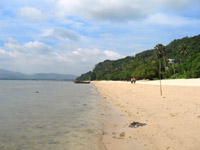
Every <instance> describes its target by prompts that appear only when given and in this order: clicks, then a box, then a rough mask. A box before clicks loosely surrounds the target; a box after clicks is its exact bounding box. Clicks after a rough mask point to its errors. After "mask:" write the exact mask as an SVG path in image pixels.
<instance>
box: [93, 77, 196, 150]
mask: <svg viewBox="0 0 200 150" xmlns="http://www.w3.org/2000/svg"><path fill="white" fill-rule="evenodd" d="M153 82H157V83H159V82H158V81H153ZM153 82H151V83H153ZM93 84H94V85H95V86H96V87H97V88H98V90H99V91H100V93H102V95H103V96H104V97H106V98H107V100H108V101H109V102H110V103H112V104H114V105H115V106H116V107H117V108H118V109H119V110H121V113H122V114H121V115H119V114H118V115H117V113H115V112H114V111H112V110H111V108H110V107H109V104H108V105H107V106H106V107H108V108H109V109H110V111H106V113H107V115H105V117H106V118H107V120H106V122H105V126H104V128H105V131H106V133H105V134H104V140H103V141H104V144H105V146H106V147H107V149H108V150H112V149H115V150H117V149H124V150H131V149H136V150H146V149H149V150H166V149H170V150H199V149H200V80H199V79H196V80H195V82H194V80H169V81H168V83H167V81H165V84H170V85H172V84H173V86H166V85H165V86H163V96H162V97H161V96H160V91H159V86H158V85H149V84H150V82H149V83H148V82H145V84H142V82H137V84H135V85H134V84H131V83H129V82H112V81H100V82H93ZM153 84H155V83H153ZM184 84H185V85H187V86H183V85H184ZM175 85H182V86H175ZM189 85H193V86H189ZM194 85H195V86H194ZM123 115H125V117H124V118H127V121H126V120H125V119H124V120H123V118H121V117H122V116H123ZM134 121H135V122H140V123H145V124H147V125H145V126H142V127H138V128H130V127H128V125H129V124H130V123H131V122H134ZM117 126H118V127H117ZM123 132H124V133H125V135H124V136H120V133H123Z"/></svg>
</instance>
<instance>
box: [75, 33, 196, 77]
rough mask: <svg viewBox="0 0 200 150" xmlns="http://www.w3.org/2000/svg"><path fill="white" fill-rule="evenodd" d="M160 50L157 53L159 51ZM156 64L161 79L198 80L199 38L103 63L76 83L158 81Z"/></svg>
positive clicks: (157, 46) (186, 39)
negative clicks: (93, 81) (133, 80)
mask: <svg viewBox="0 0 200 150" xmlns="http://www.w3.org/2000/svg"><path fill="white" fill-rule="evenodd" d="M158 48H159V50H158ZM159 60H160V63H161V68H160V69H161V71H160V72H162V76H161V77H162V78H199V77H200V35H198V36H195V37H191V38H188V37H185V38H183V39H178V40H174V41H172V42H171V43H170V44H168V45H167V46H163V45H162V44H158V45H156V46H155V49H152V50H147V51H144V52H141V53H138V54H136V55H135V56H128V57H126V58H123V59H119V60H116V61H110V60H106V61H104V62H100V63H98V64H97V65H96V66H95V67H94V69H93V70H92V71H90V72H88V73H85V74H82V75H81V76H80V77H78V78H77V80H88V79H89V78H90V79H91V80H130V78H131V77H136V78H137V79H149V80H153V79H158V78H159Z"/></svg>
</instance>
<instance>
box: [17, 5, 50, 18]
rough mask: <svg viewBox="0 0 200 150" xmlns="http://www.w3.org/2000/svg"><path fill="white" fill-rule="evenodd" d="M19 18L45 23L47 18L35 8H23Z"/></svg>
mask: <svg viewBox="0 0 200 150" xmlns="http://www.w3.org/2000/svg"><path fill="white" fill-rule="evenodd" d="M19 16H21V17H23V18H25V19H28V20H32V21H34V20H36V21H43V20H45V19H46V18H47V17H46V16H45V15H44V14H43V13H42V12H41V11H40V10H39V9H37V8H34V7H21V8H20V10H19Z"/></svg>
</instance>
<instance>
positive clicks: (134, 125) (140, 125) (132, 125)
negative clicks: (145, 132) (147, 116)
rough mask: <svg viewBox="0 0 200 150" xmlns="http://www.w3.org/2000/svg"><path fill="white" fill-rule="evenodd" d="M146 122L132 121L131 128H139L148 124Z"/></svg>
mask: <svg viewBox="0 0 200 150" xmlns="http://www.w3.org/2000/svg"><path fill="white" fill-rule="evenodd" d="M146 125H147V124H146V123H140V122H132V123H131V124H130V125H129V127H130V128H138V127H143V126H146Z"/></svg>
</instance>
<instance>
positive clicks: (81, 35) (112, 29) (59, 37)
mask: <svg viewBox="0 0 200 150" xmlns="http://www.w3.org/2000/svg"><path fill="white" fill-rule="evenodd" d="M198 34H200V2H199V0H176V1H174V0H149V1H148V2H147V1H146V0H123V1H122V0H76V1H71V0H42V1H41V0H6V1H0V68H4V69H9V70H13V71H20V72H25V73H36V72H57V73H69V74H76V75H80V74H81V73H84V72H87V71H89V70H92V69H93V67H94V65H95V64H97V63H98V62H100V61H103V60H105V59H110V60H116V59H119V58H123V57H125V56H132V55H135V54H136V53H139V52H141V51H143V50H147V49H152V48H153V47H154V46H155V45H156V44H158V43H162V44H164V45H167V44H168V43H169V42H171V41H172V40H174V39H179V38H183V37H185V36H189V37H190V36H195V35H198Z"/></svg>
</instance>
